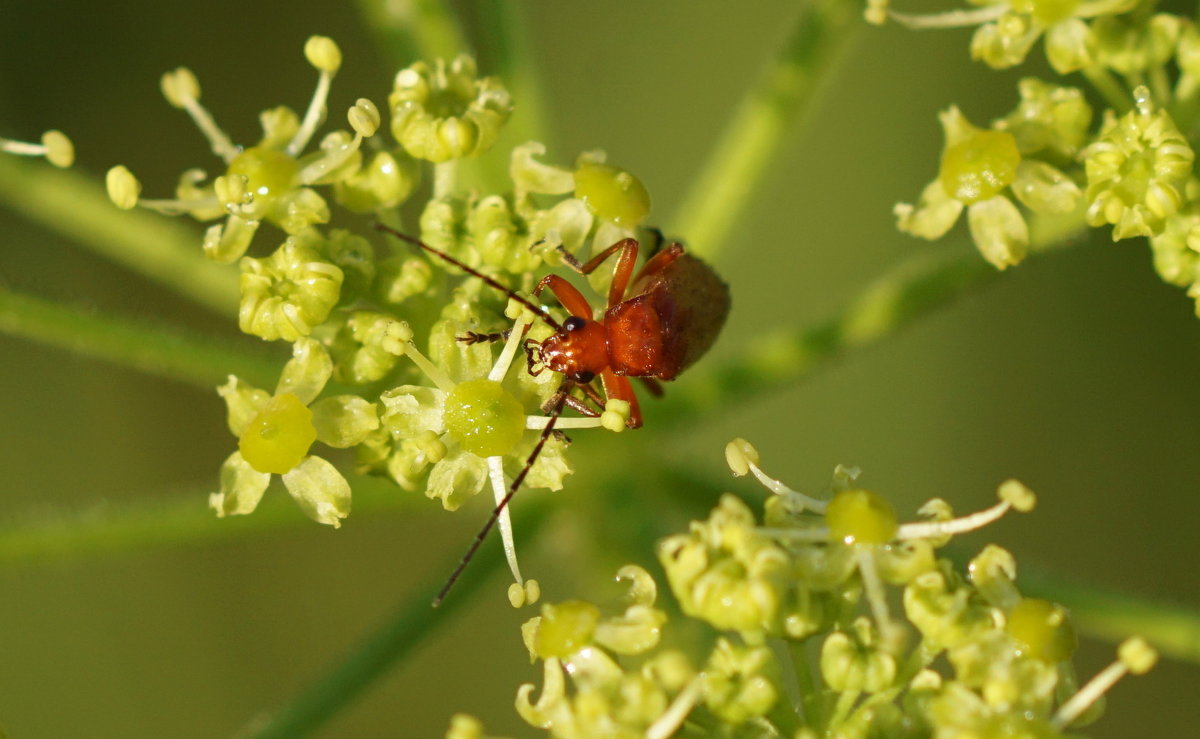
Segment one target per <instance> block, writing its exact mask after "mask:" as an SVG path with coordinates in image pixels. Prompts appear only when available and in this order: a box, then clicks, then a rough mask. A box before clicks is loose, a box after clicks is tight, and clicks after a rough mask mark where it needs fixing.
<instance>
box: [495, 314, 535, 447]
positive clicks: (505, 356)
mask: <svg viewBox="0 0 1200 739" xmlns="http://www.w3.org/2000/svg"><path fill="white" fill-rule="evenodd" d="M527 315H528V314H527V312H526V311H521V315H519V316H517V320H516V321H514V322H513V327H512V333H510V334H509V335H508V341H506V342H505V343H504V349H502V350H501V351H500V357H499V358H498V359H496V364H494V365H493V366H492V371H491V372H489V373H488V379H489V380H491V381H492V382H500V381H501V380H503V379H504V376H505V375H507V374H508V368H509V367H510V366H512V361H513V357H515V356H516V355H517V350H518V349H519V348H520V346H521V339H522V338H523V337H524V335H525V327H526V326H528V325H529V324H530V323H533V316H529V317H528V318H526V316H527ZM543 427H544V425H543V426H538V427H536V428H543ZM528 428H535V427H533V426H530V427H528Z"/></svg>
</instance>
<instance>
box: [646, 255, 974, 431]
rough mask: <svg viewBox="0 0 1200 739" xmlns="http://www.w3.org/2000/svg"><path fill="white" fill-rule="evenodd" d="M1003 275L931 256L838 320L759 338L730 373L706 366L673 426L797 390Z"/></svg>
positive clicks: (695, 376) (679, 395)
mask: <svg viewBox="0 0 1200 739" xmlns="http://www.w3.org/2000/svg"><path fill="white" fill-rule="evenodd" d="M997 274H998V273H997V272H996V269H995V268H994V267H992V266H991V265H990V264H988V263H987V262H985V261H984V260H983V259H982V258H981V257H980V256H979V255H978V254H976V253H975V252H970V253H960V252H956V253H945V252H939V253H933V252H926V253H923V254H921V255H919V256H917V257H914V258H912V259H910V260H908V261H906V262H904V263H902V264H901V265H900V267H899V268H898V269H896V270H894V271H892V272H891V273H890V274H888V275H886V276H884V277H883V278H882V279H880V280H877V281H876V282H875V283H874V284H873V285H870V286H869V287H868V288H867V289H866V290H865V291H864V292H863V293H862V294H861V295H860V296H859V297H858V298H856V299H855V300H854V301H853V302H851V303H850V305H849V306H847V308H846V309H845V310H843V311H842V312H841V313H839V314H838V315H836V316H834V317H833V318H831V319H829V320H827V321H825V322H824V323H821V324H818V325H816V326H812V327H806V328H801V329H798V330H797V329H785V330H782V331H776V332H774V333H772V334H769V335H766V336H763V337H760V338H759V339H758V340H756V341H754V342H753V343H752V344H751V345H750V346H749V347H748V348H747V349H745V350H744V351H742V352H740V353H739V354H738V355H737V356H736V357H735V358H734V359H733V360H731V361H728V362H726V363H725V364H723V365H716V366H713V364H712V363H709V364H708V365H707V366H706V365H703V364H702V365H700V366H699V367H697V368H696V369H693V370H691V372H689V373H688V375H687V377H686V378H685V380H684V381H682V382H680V383H679V385H680V387H679V388H678V389H676V388H674V387H672V388H671V393H670V394H668V396H667V398H666V402H665V403H664V406H666V408H665V410H666V413H667V415H670V416H672V419H673V421H675V422H680V421H682V420H683V419H687V418H695V417H698V416H699V415H700V414H701V413H703V412H705V411H706V410H707V409H711V408H715V407H721V406H732V405H735V404H737V403H739V402H743V401H745V400H748V399H750V398H753V397H761V396H763V395H764V394H766V393H770V392H772V391H774V390H776V389H778V388H780V387H783V386H786V385H790V384H792V383H795V382H797V381H799V380H801V379H803V378H804V377H806V376H808V375H809V374H811V373H812V372H814V371H815V370H817V369H819V368H820V367H822V366H824V365H825V364H827V363H828V362H829V361H830V360H831V359H833V358H835V357H837V356H839V355H841V354H844V353H846V352H849V351H852V350H855V349H861V348H863V347H865V346H869V345H871V344H874V343H875V342H877V341H879V340H881V339H883V338H886V337H887V336H890V335H891V334H893V333H895V332H896V331H897V330H899V329H900V328H901V327H902V326H905V325H907V324H909V323H912V322H913V321H915V320H917V319H918V318H921V317H923V316H925V315H927V314H929V313H931V312H932V311H933V310H934V309H936V308H940V307H941V306H943V305H946V304H948V303H950V302H951V301H953V300H954V299H956V298H958V297H960V296H961V295H964V294H966V293H967V292H969V291H970V290H972V289H974V288H975V287H977V286H978V285H980V284H982V283H983V282H985V281H987V280H990V279H993V278H994V277H995V276H996V275H997Z"/></svg>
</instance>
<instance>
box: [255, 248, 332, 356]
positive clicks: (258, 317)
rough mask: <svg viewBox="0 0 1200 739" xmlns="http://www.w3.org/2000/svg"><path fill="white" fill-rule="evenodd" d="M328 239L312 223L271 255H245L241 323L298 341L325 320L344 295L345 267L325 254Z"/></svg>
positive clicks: (262, 332)
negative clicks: (259, 257)
mask: <svg viewBox="0 0 1200 739" xmlns="http://www.w3.org/2000/svg"><path fill="white" fill-rule="evenodd" d="M325 245H326V241H325V239H323V238H322V237H321V235H320V234H319V233H318V232H317V231H316V230H315V229H310V230H308V231H305V232H302V233H300V234H297V235H295V236H290V237H288V239H287V240H286V241H284V242H283V245H282V246H280V247H279V248H278V249H277V250H275V252H274V253H273V254H271V256H269V257H267V258H265V259H254V258H252V257H243V258H242V263H241V267H242V276H241V293H242V300H241V306H240V308H239V310H238V326H239V327H240V328H241V329H242V331H244V332H246V333H248V334H254V335H255V336H260V337H262V338H263V339H266V340H268V341H273V340H275V339H283V340H284V341H296V340H297V339H299V338H301V337H304V336H308V335H309V334H310V333H312V330H313V328H314V327H316V326H317V325H319V324H321V323H322V322H324V320H325V318H326V317H327V316H328V315H329V311H331V310H332V309H333V306H334V305H336V304H337V302H338V299H339V298H340V297H341V287H342V281H343V278H344V273H343V272H342V270H341V269H340V268H338V266H337V265H335V264H333V263H332V262H330V261H327V260H326V259H324V258H323V255H322V251H324V250H325Z"/></svg>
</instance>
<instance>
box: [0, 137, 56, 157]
mask: <svg viewBox="0 0 1200 739" xmlns="http://www.w3.org/2000/svg"><path fill="white" fill-rule="evenodd" d="M0 151H6V152H8V153H9V154H20V155H21V156H30V157H40V156H44V155H45V153H46V146H45V145H44V144H30V143H27V142H25V141H13V140H12V139H4V138H0Z"/></svg>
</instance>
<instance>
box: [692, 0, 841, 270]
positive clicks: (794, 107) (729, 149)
mask: <svg viewBox="0 0 1200 739" xmlns="http://www.w3.org/2000/svg"><path fill="white" fill-rule="evenodd" d="M860 12H861V11H860V9H859V8H858V6H856V5H855V4H854V3H848V2H845V0H815V1H814V2H812V3H810V4H806V6H805V10H804V12H802V13H801V14H800V16H799V18H797V20H796V24H795V26H794V27H793V29H792V34H791V36H790V37H789V38H788V40H787V42H786V43H785V44H784V47H783V49H782V50H781V52H780V53H779V55H778V56H777V57H776V58H775V59H773V60H772V61H771V63H770V65H769V66H768V68H767V69H766V70H765V71H764V72H763V74H762V76H761V77H760V78H759V80H758V82H757V84H756V85H755V86H754V87H753V88H752V89H751V90H749V91H748V93H747V94H746V96H745V97H744V98H743V99H742V102H741V103H740V104H739V106H738V109H737V111H736V112H735V113H734V115H733V119H732V120H731V121H730V122H729V124H728V126H727V127H726V129H725V132H724V133H723V134H722V136H721V139H720V141H719V142H718V143H717V145H716V146H715V147H714V148H713V150H712V154H711V155H710V157H709V159H708V161H707V162H706V163H705V164H704V166H703V168H702V169H701V171H700V174H699V176H697V177H696V178H695V180H694V181H693V184H692V187H691V190H690V191H689V192H688V194H687V195H686V196H685V197H684V200H683V204H682V205H681V206H680V207H679V209H678V211H677V212H676V214H675V217H674V218H672V219H670V221H669V225H670V229H669V231H670V232H671V233H679V234H682V235H684V236H685V237H686V238H687V242H688V248H689V249H690V250H691V251H694V252H695V253H696V254H698V255H700V256H706V257H709V258H711V257H712V256H713V255H714V254H715V253H716V252H717V250H718V249H720V248H721V246H722V245H723V244H724V243H725V242H726V238H727V236H728V235H729V232H730V230H731V229H732V228H733V226H734V224H736V223H738V222H740V220H741V216H742V212H743V210H744V209H745V207H746V204H747V203H748V202H749V201H750V199H751V197H752V196H753V195H755V193H756V190H757V187H758V185H759V184H760V182H761V181H762V178H763V175H764V173H765V171H766V169H767V166H768V164H770V163H771V162H773V161H775V160H776V158H777V157H776V154H777V152H778V151H779V145H780V141H781V140H782V139H783V137H784V136H785V135H789V134H793V133H794V130H793V125H792V124H793V122H794V121H795V119H797V118H798V117H799V116H800V115H801V114H802V113H803V112H805V111H806V110H807V109H808V107H809V104H810V103H811V102H812V101H813V98H814V93H815V92H816V91H817V90H818V89H819V86H820V84H821V83H822V82H823V81H825V80H827V79H828V78H829V76H830V73H831V70H832V68H833V67H834V66H835V65H836V64H837V62H838V61H839V60H840V59H841V58H842V52H844V51H845V50H846V49H847V48H848V47H849V43H848V42H849V41H850V39H851V38H852V37H853V34H852V33H851V31H852V30H853V29H854V28H856V27H858V25H859V24H858V23H857V18H858V15H859V13H860Z"/></svg>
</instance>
